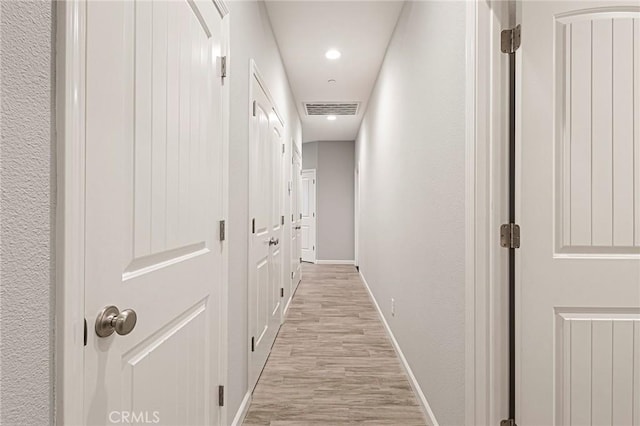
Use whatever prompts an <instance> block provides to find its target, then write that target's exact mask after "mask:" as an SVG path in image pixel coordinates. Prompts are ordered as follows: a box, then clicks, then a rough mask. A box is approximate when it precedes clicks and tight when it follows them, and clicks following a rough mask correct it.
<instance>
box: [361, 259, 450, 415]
mask: <svg viewBox="0 0 640 426" xmlns="http://www.w3.org/2000/svg"><path fill="white" fill-rule="evenodd" d="M359 274H360V278H361V279H362V282H363V283H364V286H365V288H366V289H367V292H369V297H371V300H372V301H373V305H374V306H375V307H376V311H378V316H379V317H380V319H381V320H382V323H383V324H384V328H385V330H387V334H388V335H389V338H390V339H391V343H392V344H393V348H394V349H395V350H396V353H397V354H398V358H400V363H401V364H402V366H403V367H404V370H405V372H406V373H407V377H408V379H409V383H410V384H411V387H412V388H413V391H414V392H415V394H416V396H417V397H418V402H419V403H420V405H421V406H422V409H423V411H424V414H425V416H426V417H427V422H428V423H429V426H438V420H436V416H435V415H434V414H433V411H432V410H431V407H430V406H429V402H428V401H427V398H426V397H425V396H424V393H423V392H422V388H421V387H420V385H419V384H418V380H417V379H416V376H414V375H413V371H411V367H409V363H408V362H407V359H406V358H405V357H404V354H403V353H402V349H400V345H399V344H398V341H397V340H396V338H395V336H394V335H393V332H392V331H391V327H389V324H388V323H387V320H386V319H385V317H384V315H383V314H382V310H381V309H380V305H378V301H377V300H376V298H375V297H374V295H373V292H372V291H371V288H370V287H369V284H368V283H367V280H366V279H365V278H364V275H362V271H359Z"/></svg>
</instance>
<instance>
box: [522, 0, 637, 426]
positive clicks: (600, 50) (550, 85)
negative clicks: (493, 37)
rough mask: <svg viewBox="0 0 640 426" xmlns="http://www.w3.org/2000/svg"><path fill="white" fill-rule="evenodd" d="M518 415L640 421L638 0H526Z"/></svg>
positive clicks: (529, 419)
mask: <svg viewBox="0 0 640 426" xmlns="http://www.w3.org/2000/svg"><path fill="white" fill-rule="evenodd" d="M519 5H520V7H521V8H522V9H521V12H522V14H521V16H522V31H523V37H522V46H521V47H520V49H519V50H518V51H517V55H518V56H519V57H520V63H519V64H518V68H519V69H520V77H521V80H520V81H521V88H520V94H519V95H518V96H519V97H520V100H519V105H520V111H519V117H520V121H521V127H520V130H519V137H520V149H521V151H520V168H521V174H520V188H521V193H520V196H521V198H520V200H519V207H518V210H519V212H518V216H519V218H520V225H521V226H522V233H521V234H522V235H521V237H522V238H521V248H520V249H519V250H517V252H518V258H517V262H518V269H519V271H520V277H519V283H518V286H517V293H516V294H517V304H516V312H518V317H517V321H516V324H517V326H516V334H517V336H518V337H517V340H516V348H517V352H516V357H517V374H516V380H517V410H516V412H517V415H516V422H517V424H518V425H520V426H528V425H554V424H555V425H638V424H640V397H639V396H640V8H639V7H638V3H637V2H636V1H629V2H624V1H613V2H591V1H589V2H586V1H577V2H547V1H524V2H520V3H519Z"/></svg>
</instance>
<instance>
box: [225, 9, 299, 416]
mask: <svg viewBox="0 0 640 426" xmlns="http://www.w3.org/2000/svg"><path fill="white" fill-rule="evenodd" d="M228 4H229V9H230V13H231V15H230V17H231V69H230V74H229V75H230V76H231V79H230V81H231V89H230V90H231V105H230V106H231V123H230V129H229V130H230V131H229V138H230V139H229V170H230V181H229V185H230V188H229V189H230V194H231V197H230V200H229V310H228V312H229V322H228V328H229V355H228V357H229V371H228V377H229V383H228V391H229V394H228V399H227V404H228V405H227V407H228V412H229V421H231V420H232V419H233V416H234V415H235V413H236V411H237V409H238V407H239V406H240V402H241V401H242V398H243V397H244V396H245V394H246V392H247V380H248V379H247V374H248V372H247V364H248V359H247V354H248V352H247V351H248V347H249V346H248V345H249V337H248V335H247V328H248V327H247V314H248V313H247V305H248V301H247V297H248V296H247V289H248V287H247V284H248V283H247V280H248V277H247V272H248V270H247V268H248V259H247V250H248V237H249V236H248V230H249V194H248V190H249V60H250V59H252V58H253V59H254V60H255V62H256V64H257V65H258V69H259V70H260V73H261V74H262V77H263V78H264V80H265V82H266V84H267V85H268V86H269V90H270V92H271V95H272V96H273V98H274V102H275V103H276V106H277V108H278V110H279V112H280V113H281V115H282V116H283V118H284V121H285V137H284V141H285V144H286V145H287V152H286V154H285V156H286V158H291V147H290V142H291V139H292V138H293V139H295V141H296V143H297V144H298V149H300V150H301V149H302V148H301V147H300V144H301V143H302V133H301V127H300V119H299V117H298V112H297V110H296V106H295V102H294V100H293V95H292V94H291V89H290V88H289V81H288V80H287V75H286V72H285V69H284V65H283V64H282V60H281V58H280V52H279V50H278V46H277V44H276V41H275V39H274V36H273V32H272V29H271V23H270V22H269V17H268V15H267V11H266V9H265V6H264V3H263V2H262V1H231V2H228ZM285 167H286V168H287V170H286V172H285V173H286V176H289V173H290V171H289V168H290V167H291V161H285ZM286 205H287V208H288V203H286ZM284 214H285V217H289V216H290V215H289V212H288V211H286V212H285V213H284ZM285 230H286V231H285V234H284V236H283V239H284V240H285V241H290V236H289V235H288V234H289V230H288V227H285ZM283 250H284V255H285V259H289V258H290V255H289V253H290V247H289V245H287V244H285V245H284V246H283ZM285 265H286V266H285V268H287V267H288V266H289V262H286V263H285ZM284 276H285V277H287V276H289V272H288V270H287V269H285V272H284ZM288 287H289V286H285V291H287V290H288ZM288 296H289V295H288V294H285V300H286V298H287V297H288Z"/></svg>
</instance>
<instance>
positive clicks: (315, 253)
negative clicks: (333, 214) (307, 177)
mask: <svg viewBox="0 0 640 426" xmlns="http://www.w3.org/2000/svg"><path fill="white" fill-rule="evenodd" d="M304 172H313V180H314V184H313V208H314V212H313V216H312V219H313V246H314V247H315V245H316V243H317V242H318V214H317V212H318V189H317V181H318V171H317V170H316V169H315V168H313V169H302V174H303V175H304ZM311 263H313V264H316V263H318V251H317V250H315V249H314V250H313V261H312V262H311Z"/></svg>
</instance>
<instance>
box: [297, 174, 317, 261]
mask: <svg viewBox="0 0 640 426" xmlns="http://www.w3.org/2000/svg"><path fill="white" fill-rule="evenodd" d="M301 227H302V228H301V231H302V232H301V235H300V242H301V243H302V247H301V251H302V261H303V262H313V263H315V262H316V171H315V169H310V170H303V171H302V225H301Z"/></svg>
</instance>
